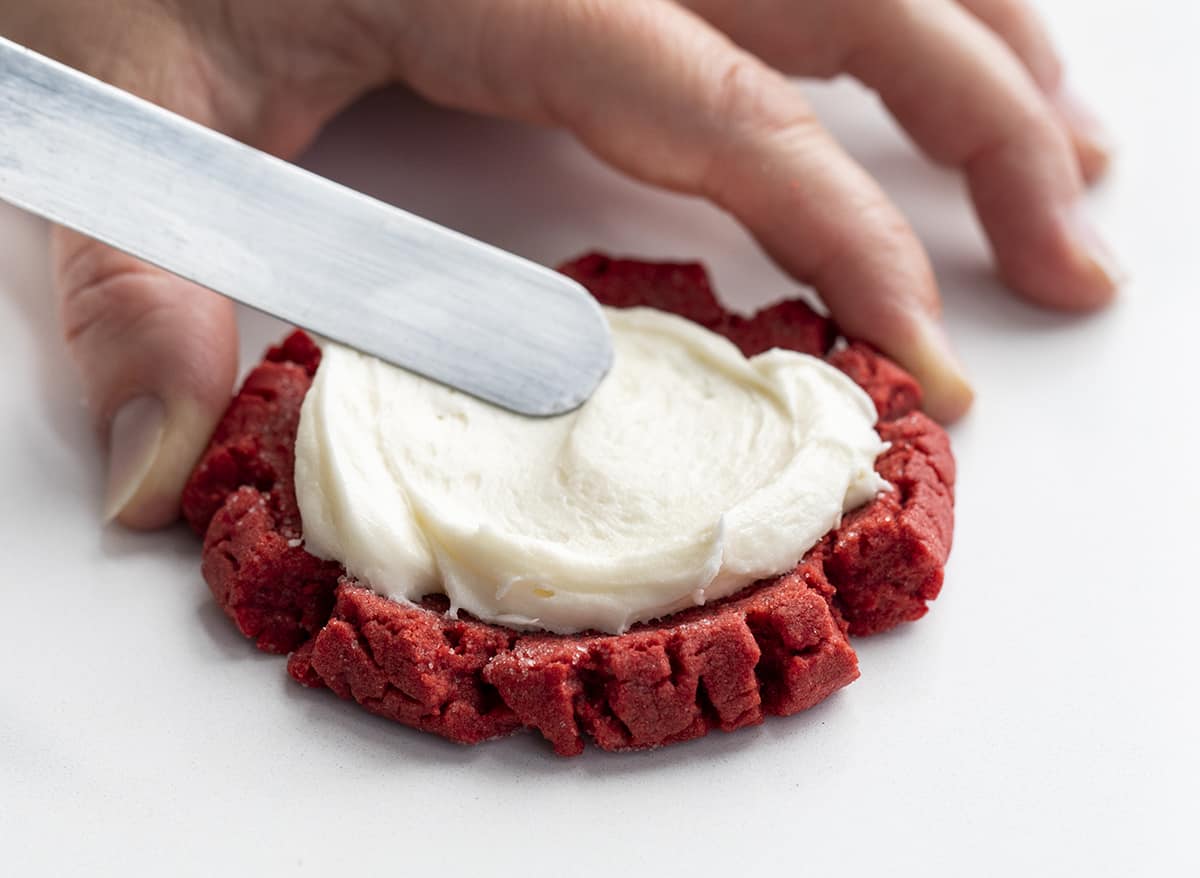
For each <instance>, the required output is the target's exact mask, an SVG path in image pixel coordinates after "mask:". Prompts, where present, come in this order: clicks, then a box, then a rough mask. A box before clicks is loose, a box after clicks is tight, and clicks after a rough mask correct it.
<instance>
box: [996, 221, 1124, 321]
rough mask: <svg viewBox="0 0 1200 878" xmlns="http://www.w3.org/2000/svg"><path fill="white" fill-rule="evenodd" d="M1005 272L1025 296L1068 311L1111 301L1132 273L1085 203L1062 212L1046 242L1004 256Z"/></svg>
mask: <svg viewBox="0 0 1200 878" xmlns="http://www.w3.org/2000/svg"><path fill="white" fill-rule="evenodd" d="M1001 275H1002V277H1003V279H1004V280H1005V282H1006V283H1007V284H1008V285H1009V286H1011V287H1012V288H1013V289H1015V290H1017V291H1018V292H1019V293H1021V294H1022V295H1024V296H1025V297H1026V298H1028V299H1030V300H1032V301H1034V302H1036V303H1037V304H1040V305H1046V306H1049V307H1051V308H1058V309H1060V310H1063V311H1092V310H1096V309H1098V308H1102V307H1104V306H1105V305H1108V304H1109V303H1111V302H1112V301H1113V299H1114V298H1116V295H1117V292H1118V290H1119V289H1120V287H1121V285H1122V284H1123V283H1124V282H1125V280H1126V277H1127V275H1126V272H1125V271H1124V269H1123V268H1122V267H1121V265H1120V262H1119V261H1118V260H1117V257H1116V255H1115V253H1114V252H1113V250H1112V248H1111V247H1110V246H1109V245H1108V243H1107V242H1106V241H1105V240H1104V238H1103V236H1102V235H1101V234H1100V232H1099V231H1098V230H1097V228H1096V226H1095V224H1094V223H1093V222H1092V220H1091V218H1090V217H1089V216H1088V215H1087V212H1086V210H1085V208H1084V205H1083V204H1082V203H1076V204H1075V205H1073V206H1071V207H1069V208H1066V209H1065V210H1062V211H1061V212H1060V213H1059V214H1058V217H1057V219H1056V221H1055V222H1054V223H1053V224H1052V225H1051V227H1050V229H1049V231H1048V232H1047V233H1046V235H1045V242H1044V243H1043V244H1042V246H1040V247H1031V248H1030V249H1029V251H1028V252H1027V253H1018V254H1010V258H1009V259H1007V260H1003V259H1002V260H1001Z"/></svg>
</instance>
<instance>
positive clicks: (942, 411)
mask: <svg viewBox="0 0 1200 878" xmlns="http://www.w3.org/2000/svg"><path fill="white" fill-rule="evenodd" d="M915 341H916V344H915V354H914V360H913V367H914V374H915V377H916V378H917V380H918V381H919V382H920V383H921V389H922V390H923V391H924V392H925V405H924V407H925V411H926V412H928V413H929V415H930V416H931V417H932V418H934V420H937V421H942V422H943V423H946V422H949V421H954V420H957V419H958V418H960V417H962V416H963V415H965V414H966V413H967V410H968V409H969V408H970V407H971V403H972V402H974V400H975V391H974V390H973V389H972V387H971V382H970V380H969V379H968V378H967V373H966V370H965V369H964V368H963V365H962V362H961V361H960V360H959V358H958V355H957V354H956V353H955V352H954V348H953V347H952V346H951V344H950V339H949V337H948V336H947V335H946V330H945V329H944V328H943V327H942V325H941V323H939V322H938V321H937V320H936V319H935V318H933V317H930V316H925V315H922V316H921V317H920V318H919V319H918V321H917V337H916V340H915Z"/></svg>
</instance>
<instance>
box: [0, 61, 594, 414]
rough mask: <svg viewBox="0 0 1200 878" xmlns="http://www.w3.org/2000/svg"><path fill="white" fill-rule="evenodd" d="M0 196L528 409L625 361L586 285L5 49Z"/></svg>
mask: <svg viewBox="0 0 1200 878" xmlns="http://www.w3.org/2000/svg"><path fill="white" fill-rule="evenodd" d="M0 199H3V200H4V201H8V202H11V203H12V204H15V205H16V206H18V207H21V208H23V209H25V210H28V211H30V212H32V213H36V214H39V215H41V216H43V217H45V218H46V219H49V220H52V221H53V222H56V223H60V224H62V225H65V226H69V227H70V228H73V229H76V230H77V231H80V232H82V233H84V234H86V235H89V236H90V237H93V238H96V239H99V240H101V241H103V242H105V243H106V244H110V245H111V246H113V247H116V248H117V249H120V250H123V251H125V252H127V253H130V254H131V255H133V256H136V257H138V258H140V259H143V260H145V261H147V262H150V263H153V264H154V265H157V266H160V267H161V268H164V269H166V270H167V271H170V272H172V273H174V274H177V275H179V276H180V277H184V278H187V279H188V280H191V281H195V282H196V283H198V284H201V285H202V286H205V287H208V288H209V289H211V290H215V291H216V292H218V293H221V294H222V295H226V296H229V297H230V298H233V299H236V300H238V301H239V302H244V303H245V304H247V305H250V306H251V307H253V308H257V309H259V310H261V311H265V312H267V313H268V314H273V315H275V316H276V317H280V318H282V319H284V320H286V321H288V322H289V323H294V324H296V325H297V326H301V327H303V328H305V329H309V330H312V331H313V332H315V333H318V334H319V335H321V336H324V337H326V338H329V339H332V340H334V341H337V342H341V343H343V344H347V345H350V346H352V347H355V348H358V349H359V350H362V351H365V352H366V353H369V354H372V355H374V356H377V357H380V358H382V359H384V360H387V361H389V362H391V363H394V364H396V365H398V366H401V367H403V368H405V369H409V370H411V371H413V372H417V373H419V374H421V375H424V376H427V377H429V378H432V379H434V380H435V381H440V382H442V383H444V384H448V385H450V386H452V387H456V388H458V389H460V390H463V391H465V392H467V393H469V394H472V395H473V396H477V397H479V398H481V399H484V400H487V401H489V402H492V403H495V404H497V405H500V406H503V407H505V408H508V409H511V410H513V411H515V412H519V413H522V414H526V415H554V414H559V413H562V412H566V411H570V410H571V409H573V408H575V407H577V406H579V405H580V404H582V403H583V402H584V401H585V400H586V399H587V398H588V396H590V395H591V393H592V391H593V390H594V389H595V387H596V385H597V384H598V383H599V381H600V379H601V378H602V377H603V376H604V374H605V373H606V372H607V371H608V368H609V366H610V365H611V362H612V346H611V340H610V338H609V332H608V325H607V322H606V321H605V319H604V316H603V314H602V313H601V311H600V309H599V307H598V306H597V305H596V303H595V301H594V300H593V299H592V298H591V296H589V295H588V294H587V292H586V291H585V290H584V289H583V288H582V287H581V286H580V285H579V284H577V283H575V282H574V281H572V280H569V279H568V278H565V277H563V276H562V275H559V274H557V273H556V272H553V271H550V270H549V269H547V268H543V267H542V266H540V265H536V264H534V263H532V262H529V261H526V260H524V259H521V258H520V257H517V256H514V255H513V254H511V253H506V252H504V251H503V250H500V249H498V248H495V247H491V246H489V245H487V244H484V243H481V242H479V241H476V240H474V239H472V238H469V237H467V236H465V235H461V234H459V233H457V232H454V231H452V230H450V229H446V228H444V227H442V226H439V225H437V224H435V223H432V222H429V221H428V220H424V219H421V218H420V217H418V216H414V215H413V214H411V213H406V212H405V211H402V210H399V209H397V208H395V207H392V206H390V205H387V204H384V203H383V202H381V201H377V200H375V199H372V198H369V197H367V196H365V195H362V194H360V193H358V192H354V191H353V190H350V189H347V188H345V187H344V186H340V185H338V184H336V183H333V182H331V181H329V180H326V179H324V178H322V177H318V176H317V175H315V174H311V173H309V172H307V171H304V170H302V169H300V168H298V167H296V166H294V165H291V164H288V163H287V162H284V161H281V160H279V159H277V158H274V157H272V156H269V155H267V154H265V153H262V152H259V151H258V150H255V149H251V148H250V147H248V146H246V145H244V144H242V143H239V142H237V141H235V140H232V139H230V138H228V137H225V136H224V135H221V134H218V133H216V132H214V131H211V130H209V129H207V128H205V127H203V126H201V125H197V124H195V123H193V122H190V121H188V120H186V119H184V118H182V117H180V116H177V115H175V114H173V113H170V112H168V111H166V110H164V109H162V108H161V107H158V106H155V105H154V104H151V103H149V102H147V101H144V100H141V99H139V98H136V97H134V96H133V95H130V94H128V93H126V92H124V91H121V90H120V89H117V88H113V87H112V86H109V85H106V84H104V83H102V82H100V81H99V80H96V79H93V78H91V77H89V76H86V75H84V74H82V73H80V72H78V71H76V70H72V69H71V68H69V67H66V66H64V65H62V64H59V63H57V62H55V61H52V60H50V59H48V58H45V57H43V56H41V55H38V54H36V53H35V52H32V51H30V50H29V49H26V48H24V47H22V46H19V45H17V44H15V43H12V42H10V41H8V40H5V39H3V38H0Z"/></svg>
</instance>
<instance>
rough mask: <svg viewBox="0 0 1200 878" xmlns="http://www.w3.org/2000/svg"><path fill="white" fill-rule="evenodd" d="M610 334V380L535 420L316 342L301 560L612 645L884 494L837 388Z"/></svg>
mask: <svg viewBox="0 0 1200 878" xmlns="http://www.w3.org/2000/svg"><path fill="white" fill-rule="evenodd" d="M605 315H606V317H607V318H608V321H609V324H610V326H611V327H612V335H613V347H614V362H613V367H612V371H611V372H610V373H609V374H608V376H607V377H606V378H605V379H604V380H603V381H602V382H601V384H600V387H599V389H598V390H597V391H596V393H595V394H594V395H593V396H592V398H591V399H590V400H589V401H588V402H587V403H585V404H584V405H583V407H582V408H580V409H578V410H577V411H575V412H572V413H570V414H567V415H562V416H559V417H554V418H545V419H536V418H526V417H522V416H520V415H514V414H512V413H510V412H507V411H504V410H502V409H499V408H496V407H494V406H491V405H489V404H487V403H484V402H480V401H479V400H476V399H474V398H472V397H470V396H467V395H465V394H463V393H460V392H458V391H455V390H451V389H449V388H447V387H444V386H442V385H440V384H437V383H435V382H432V381H429V380H428V379H425V378H421V377H419V376H417V375H414V374H412V373H409V372H405V371H403V370H400V369H397V368H394V367H391V366H388V365H386V364H384V363H383V362H381V361H379V360H376V359H374V358H371V357H368V356H365V355H363V354H360V353H357V352H356V351H353V350H350V349H348V348H345V347H342V346H339V345H336V344H332V343H325V344H323V345H322V351H323V357H322V360H321V365H320V368H319V369H318V370H317V374H316V376H315V378H314V381H313V384H312V387H311V389H310V390H309V392H308V394H307V396H306V398H305V401H304V405H303V408H302V409H301V415H300V426H299V432H298V435H297V439H296V472H295V483H296V496H297V499H298V501H299V505H300V513H301V518H302V520H303V528H304V540H305V545H306V548H307V550H308V551H310V552H312V553H313V554H315V555H318V556H319V557H322V558H327V559H333V560H337V561H340V562H341V563H342V564H343V565H344V566H345V567H346V569H347V571H348V572H349V573H350V574H351V575H353V576H355V577H357V578H358V579H360V580H362V581H364V582H365V583H367V584H368V585H370V587H371V588H373V589H374V590H375V591H377V592H379V593H380V594H383V595H386V596H388V597H390V598H393V599H395V600H399V601H412V600H416V599H418V598H420V597H422V596H424V595H427V594H431V593H444V594H446V595H447V596H448V597H449V599H450V603H451V610H452V612H453V611H455V610H458V609H462V610H465V611H467V612H469V613H471V614H472V615H474V616H476V617H477V618H479V619H482V620H484V621H488V622H495V623H498V624H502V625H507V626H509V627H515V628H523V629H530V628H536V629H544V630H548V631H553V632H559V633H571V632H577V631H582V630H589V629H593V630H597V631H604V632H610V633H620V632H623V631H625V630H626V629H627V628H628V627H629V626H630V625H632V624H634V623H636V622H641V621H648V620H651V619H654V618H657V617H660V616H664V615H667V614H669V613H673V612H676V611H678V610H681V609H684V608H686V607H690V606H693V605H696V604H703V603H705V602H706V601H712V600H715V599H717V598H721V597H724V596H726V595H729V594H732V593H733V592H735V591H737V590H738V589H740V588H742V587H743V586H745V585H748V584H749V583H752V582H754V581H756V580H758V579H763V578H766V577H770V576H774V575H777V574H779V573H783V572H785V571H787V570H789V569H791V568H792V567H793V566H795V564H796V563H797V562H798V561H799V559H800V558H801V557H802V556H803V555H804V553H805V552H806V551H808V549H810V548H811V547H812V546H814V545H815V544H816V543H817V542H818V541H819V540H820V539H821V537H822V536H823V535H824V534H825V533H827V532H828V531H829V530H831V529H832V528H833V527H835V526H836V525H837V523H838V521H839V520H840V518H841V516H842V514H843V513H844V512H846V511H849V510H850V509H853V508H855V507H857V506H859V505H861V504H863V503H865V502H866V501H868V500H870V499H871V498H872V497H874V496H875V494H876V493H877V492H878V491H880V490H882V489H883V488H884V487H885V485H886V483H885V482H883V480H882V479H881V477H880V476H879V475H878V474H876V472H875V469H874V463H875V458H876V457H877V456H878V454H879V453H880V452H881V451H882V450H883V449H884V448H885V445H884V444H883V443H882V442H881V440H880V438H879V436H878V434H877V433H876V432H875V430H874V429H873V424H874V422H875V409H874V406H873V405H872V403H871V401H870V399H869V398H868V397H867V395H866V394H865V393H864V392H863V391H862V389H861V388H859V387H858V386H857V385H856V384H855V383H854V382H853V381H851V380H850V379H849V378H847V377H846V376H845V375H844V374H842V373H841V372H839V371H838V370H837V369H835V368H833V367H832V366H830V365H828V364H827V363H825V362H823V361H822V360H820V359H817V358H815V357H809V356H805V355H803V354H798V353H794V352H791V351H783V350H773V351H769V352H767V353H764V354H760V355H759V356H756V357H753V358H749V359H747V358H746V357H744V356H743V355H742V353H741V352H740V351H739V350H738V349H737V348H736V347H735V346H734V345H733V344H732V343H730V342H729V341H728V340H726V339H724V338H722V337H721V336H718V335H716V334H715V333H713V332H710V331H709V330H707V329H704V328H703V327H701V326H698V325H697V324H694V323H692V322H690V321H687V320H684V319H683V318H680V317H676V316H673V315H670V314H665V313H663V312H659V311H655V310H651V309H646V308H633V309H628V310H614V309H605Z"/></svg>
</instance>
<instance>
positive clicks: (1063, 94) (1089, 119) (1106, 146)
mask: <svg viewBox="0 0 1200 878" xmlns="http://www.w3.org/2000/svg"><path fill="white" fill-rule="evenodd" d="M1050 104H1051V106H1052V107H1053V108H1054V112H1055V114H1056V115H1057V116H1058V118H1059V120H1060V121H1061V122H1062V124H1063V127H1064V128H1066V130H1067V133H1068V135H1069V136H1070V138H1071V145H1072V147H1073V148H1074V150H1075V156H1076V158H1077V159H1078V160H1079V170H1080V172H1081V174H1082V175H1083V179H1084V182H1086V183H1088V184H1089V185H1090V184H1093V183H1095V182H1096V181H1098V180H1099V179H1100V178H1102V177H1103V176H1104V175H1105V173H1107V171H1108V168H1109V166H1110V165H1111V164H1112V159H1113V156H1114V154H1115V152H1116V148H1115V145H1114V141H1113V138H1112V136H1111V134H1110V133H1109V130H1108V128H1107V126H1105V124H1104V123H1103V122H1101V121H1100V117H1099V115H1098V114H1097V113H1096V112H1095V111H1094V110H1093V109H1092V108H1091V106H1090V105H1089V104H1088V103H1087V102H1086V101H1084V100H1083V99H1082V98H1080V97H1079V95H1077V94H1076V93H1075V92H1074V91H1072V90H1071V89H1070V88H1069V87H1068V86H1062V87H1060V88H1059V89H1058V90H1057V91H1056V92H1055V93H1054V94H1053V95H1052V96H1051V97H1050Z"/></svg>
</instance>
